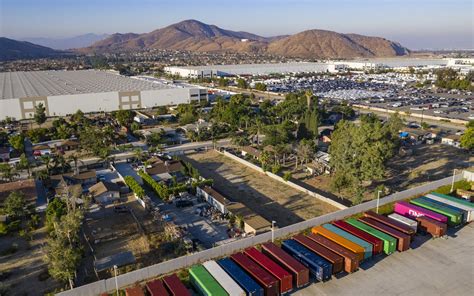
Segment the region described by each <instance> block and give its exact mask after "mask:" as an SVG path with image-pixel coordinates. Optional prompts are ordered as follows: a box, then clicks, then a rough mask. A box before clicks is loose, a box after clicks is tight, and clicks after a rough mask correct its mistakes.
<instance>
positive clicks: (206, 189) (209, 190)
mask: <svg viewBox="0 0 474 296" xmlns="http://www.w3.org/2000/svg"><path fill="white" fill-rule="evenodd" d="M201 189H202V190H203V191H204V192H206V193H207V194H209V195H210V196H212V197H214V198H215V199H216V200H217V201H218V202H220V203H221V204H223V205H227V204H229V199H228V198H227V197H225V196H224V195H223V194H221V193H220V192H219V191H217V190H215V189H214V188H212V187H211V186H205V187H204V188H201Z"/></svg>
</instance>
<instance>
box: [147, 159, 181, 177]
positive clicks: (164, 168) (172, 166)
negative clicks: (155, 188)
mask: <svg viewBox="0 0 474 296" xmlns="http://www.w3.org/2000/svg"><path fill="white" fill-rule="evenodd" d="M182 169H183V165H182V164H181V161H179V160H171V161H165V162H161V163H160V162H156V163H154V164H153V165H152V167H151V168H148V169H146V172H147V173H148V174H149V175H160V174H163V173H174V172H179V171H181V170H182Z"/></svg>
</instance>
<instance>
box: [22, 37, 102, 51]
mask: <svg viewBox="0 0 474 296" xmlns="http://www.w3.org/2000/svg"><path fill="white" fill-rule="evenodd" d="M109 36H110V35H109V34H94V33H87V34H83V35H79V36H74V37H66V38H43V37H37V38H35V37H31V38H23V39H22V41H28V42H31V43H34V44H38V45H41V46H46V47H50V48H53V49H59V50H65V49H71V48H81V47H87V46H91V45H92V44H93V43H95V42H97V41H100V40H104V39H105V38H107V37H109Z"/></svg>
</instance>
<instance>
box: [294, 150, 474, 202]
mask: <svg viewBox="0 0 474 296" xmlns="http://www.w3.org/2000/svg"><path fill="white" fill-rule="evenodd" d="M473 165H474V156H473V155H469V154H468V153H466V152H465V151H463V150H461V149H457V148H454V147H451V146H447V145H442V144H434V145H427V144H423V145H418V146H416V147H414V148H413V155H410V156H396V157H395V158H394V159H392V160H391V161H390V162H389V163H388V176H387V178H386V179H385V180H384V181H382V182H379V183H377V184H375V183H374V184H373V185H372V186H370V187H369V192H368V193H367V194H366V198H365V199H372V198H374V196H373V194H372V191H373V190H375V189H374V188H375V187H376V186H377V185H378V184H383V185H385V186H386V187H387V188H389V189H390V190H391V191H392V192H394V191H401V190H406V189H407V188H411V187H415V186H418V185H422V184H423V183H427V182H431V181H435V180H439V179H442V178H445V177H448V176H452V174H453V170H454V169H463V168H467V167H470V166H473ZM293 176H294V177H297V178H299V179H300V180H302V181H304V182H305V183H306V184H308V185H310V186H312V187H314V188H317V189H320V190H323V191H331V189H330V186H329V185H330V181H331V180H330V176H329V175H322V176H318V177H310V178H308V177H307V176H308V174H307V173H299V174H293ZM342 195H343V196H344V197H347V198H349V197H350V195H348V194H347V193H344V192H343V193H342Z"/></svg>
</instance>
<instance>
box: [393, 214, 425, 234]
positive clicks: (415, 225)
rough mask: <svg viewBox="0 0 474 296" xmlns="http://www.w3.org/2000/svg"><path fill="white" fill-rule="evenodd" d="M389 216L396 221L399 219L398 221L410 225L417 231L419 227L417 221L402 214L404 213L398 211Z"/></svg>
mask: <svg viewBox="0 0 474 296" xmlns="http://www.w3.org/2000/svg"><path fill="white" fill-rule="evenodd" d="M388 217H389V218H390V219H392V220H395V221H398V222H400V223H403V224H405V225H408V226H409V227H410V228H412V229H413V230H415V232H416V230H417V228H418V222H417V221H415V220H412V219H409V218H407V217H405V216H402V215H399V214H397V213H393V214H390V215H388Z"/></svg>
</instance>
